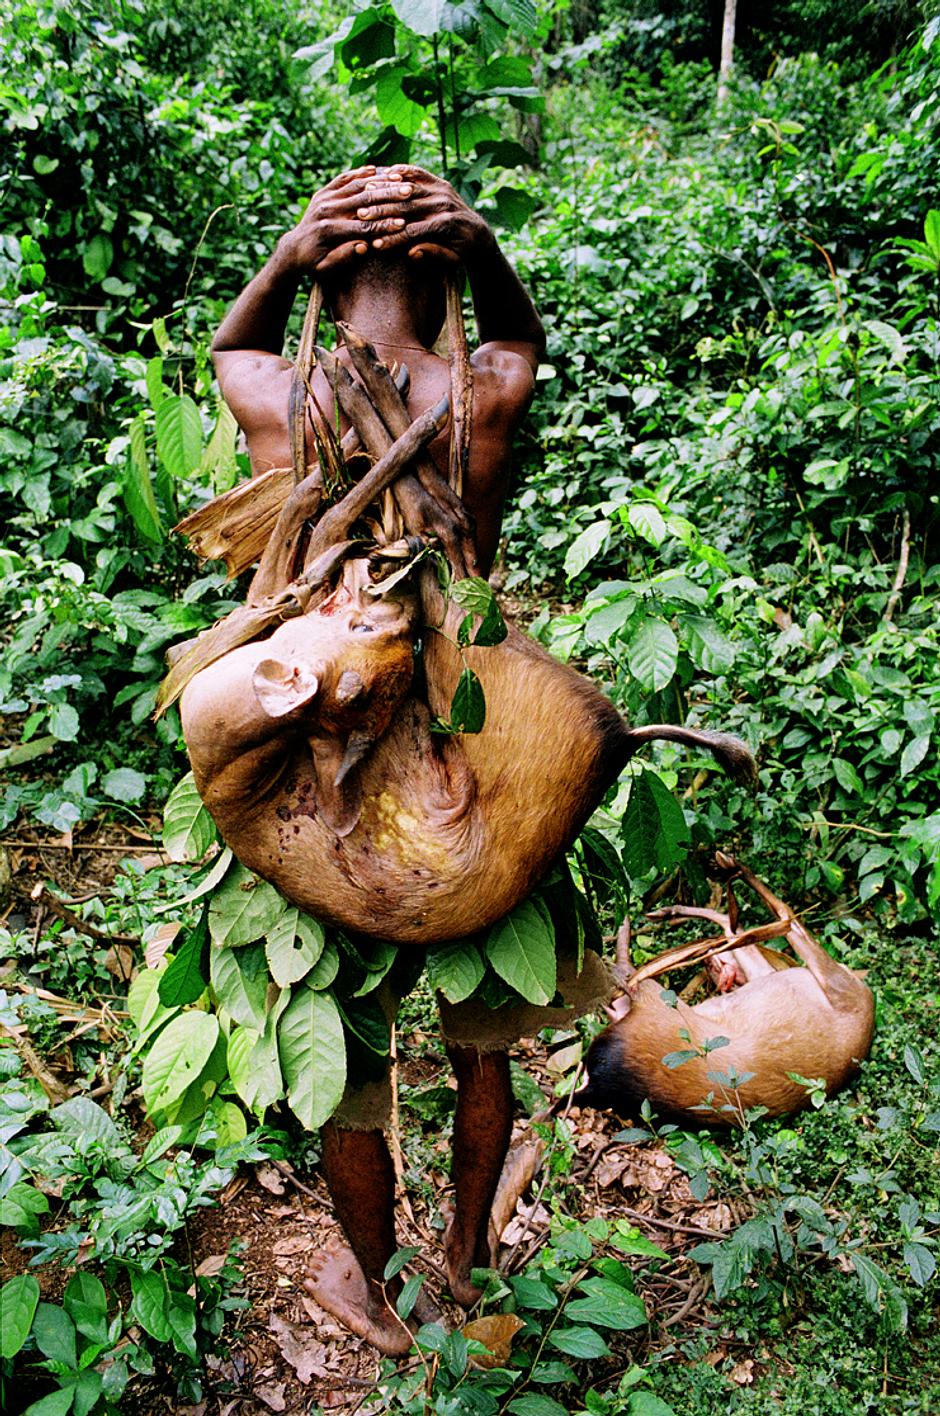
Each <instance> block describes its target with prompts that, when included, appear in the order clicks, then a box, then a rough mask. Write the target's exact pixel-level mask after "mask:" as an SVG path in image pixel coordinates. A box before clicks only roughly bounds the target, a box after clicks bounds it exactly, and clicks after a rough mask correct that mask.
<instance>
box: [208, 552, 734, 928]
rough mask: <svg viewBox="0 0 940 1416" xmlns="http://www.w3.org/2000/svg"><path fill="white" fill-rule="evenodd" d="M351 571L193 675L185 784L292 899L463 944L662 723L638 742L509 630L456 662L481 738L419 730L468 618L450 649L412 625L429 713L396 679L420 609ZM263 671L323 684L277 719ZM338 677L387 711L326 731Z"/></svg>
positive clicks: (578, 822)
mask: <svg viewBox="0 0 940 1416" xmlns="http://www.w3.org/2000/svg"><path fill="white" fill-rule="evenodd" d="M356 565H360V566H361V565H362V562H358V563H357V562H353V563H351V566H352V567H354V566H356ZM355 573H356V572H355V571H354V570H353V569H351V568H350V567H347V574H346V590H345V591H344V592H343V595H341V594H339V593H338V594H337V596H334V597H332V598H331V600H329V601H327V602H325V603H324V604H322V605H320V606H319V607H318V608H317V610H315V611H312V612H308V614H306V615H304V616H302V617H300V618H298V619H294V620H291V621H289V622H288V623H286V624H284V625H283V626H281V628H280V629H278V630H277V631H276V632H275V633H274V634H273V635H272V636H271V637H270V638H269V639H266V640H264V641H262V642H260V643H255V644H250V645H245V646H243V647H241V648H239V649H236V650H234V651H232V652H231V653H229V654H227V655H226V656H225V657H224V658H222V659H220V660H219V661H218V662H217V663H215V664H212V665H211V666H210V667H209V668H207V669H204V670H203V671H202V672H201V673H199V674H198V675H197V676H196V678H195V679H194V680H193V681H192V683H191V684H190V685H189V687H188V688H187V689H186V691H185V693H184V695H183V699H182V703H181V709H182V715H183V727H184V733H185V736H186V741H187V744H188V746H189V751H190V757H191V760H192V765H193V770H194V772H195V776H196V782H197V785H198V786H199V790H200V792H201V794H202V796H203V799H204V801H205V802H206V805H207V806H208V808H209V810H210V811H211V813H212V815H213V817H214V818H215V820H216V822H217V823H218V825H219V828H220V830H221V832H222V835H223V836H224V838H225V840H226V841H227V842H228V844H229V845H231V846H232V848H233V849H234V851H235V853H236V854H237V856H238V857H239V859H240V860H241V861H243V862H244V864H245V865H247V866H248V867H249V868H250V869H252V870H255V871H257V873H258V874H259V875H262V876H264V877H265V878H266V879H268V880H270V881H271V882H272V883H273V884H274V885H276V886H277V888H278V889H279V890H281V891H282V893H283V894H284V895H286V896H287V898H288V899H290V900H292V901H293V902H294V903H295V904H297V905H300V906H301V907H302V908H304V909H307V910H309V911H310V912H311V913H313V914H315V915H317V916H318V917H319V918H322V919H326V920H329V921H331V922H333V923H335V924H338V925H341V926H344V927H346V928H349V929H353V930H356V931H359V932H361V933H364V934H367V935H373V936H377V937H381V938H384V939H391V940H394V941H396V942H399V943H416V944H425V943H430V942H435V941H439V940H447V939H454V938H458V937H461V936H464V935H467V934H470V933H473V932H474V931H475V930H478V929H481V928H483V927H485V926H486V925H489V924H491V923H493V922H494V921H495V920H497V919H499V918H501V917H502V916H503V915H505V914H506V913H507V912H508V911H509V910H511V909H513V908H514V906H515V905H516V904H518V903H519V901H520V900H522V899H524V898H525V896H526V895H527V894H528V893H529V891H530V890H531V889H532V888H533V887H534V886H535V884H536V883H537V882H538V880H539V879H540V878H541V877H542V875H543V874H544V873H545V871H546V870H547V868H548V866H549V865H550V864H551V862H552V860H554V858H555V857H556V856H557V855H558V853H559V851H561V850H563V849H564V848H565V847H566V846H568V845H569V844H570V842H571V840H572V839H573V838H574V836H575V835H576V834H577V832H578V831H579V830H580V829H581V827H582V826H583V825H584V823H585V821H586V820H587V818H588V816H589V815H590V814H591V812H592V811H593V810H594V809H595V807H596V806H597V804H598V802H599V801H600V799H601V798H602V796H603V794H604V792H605V790H606V789H607V787H608V786H609V785H610V783H611V782H612V781H613V780H614V779H615V777H616V776H617V774H618V773H619V771H620V770H621V769H622V767H623V766H624V764H625V763H626V761H627V759H628V758H629V757H630V756H631V755H632V753H633V752H635V751H636V749H637V747H638V746H639V745H640V743H641V742H642V741H645V740H647V739H648V737H649V736H651V735H655V734H656V732H657V730H655V729H652V728H644V729H641V730H639V732H638V733H636V734H634V733H631V731H630V730H629V729H628V728H627V726H626V725H625V723H624V722H623V720H622V719H621V717H620V715H619V714H618V713H617V712H616V710H615V709H614V708H613V707H612V706H611V704H610V703H608V702H607V700H606V699H605V698H604V697H603V696H602V695H601V694H600V693H598V692H597V690H596V689H595V688H594V687H593V686H592V685H591V684H590V683H589V682H588V681H587V680H586V679H584V678H582V677H581V676H580V675H578V674H576V673H575V672H574V671H573V670H571V669H569V668H568V667H566V666H565V665H562V664H559V663H558V662H557V661H556V660H554V659H552V658H551V657H550V655H548V654H546V653H545V652H544V650H542V649H541V648H540V647H539V646H538V645H537V644H535V643H534V642H533V641H532V640H530V639H529V638H528V637H527V636H526V635H524V634H521V633H520V632H519V631H518V630H516V629H512V628H510V630H509V635H508V638H507V639H506V640H505V641H504V642H503V643H502V644H500V645H498V646H496V647H494V648H486V649H473V648H471V649H468V650H466V651H465V656H466V661H467V663H468V664H469V665H470V667H471V668H472V669H473V670H474V672H475V673H477V674H478V675H479V678H480V680H481V682H482V684H483V689H484V693H485V696H486V715H487V716H486V725H485V727H484V729H483V731H482V732H481V733H480V734H478V735H471V734H464V735H461V736H459V737H446V736H443V737H442V736H440V735H435V734H432V733H431V731H430V727H431V721H432V718H433V717H435V716H441V717H446V716H447V714H448V712H449V706H450V701H451V697H452V694H453V690H454V687H455V685H456V682H457V678H458V676H459V673H460V671H461V668H462V663H461V659H460V655H459V654H458V652H457V650H456V649H455V647H454V645H453V644H452V643H451V642H450V641H451V640H452V639H454V638H455V637H456V629H457V625H458V624H459V622H460V619H461V618H462V617H463V612H462V611H460V610H458V609H457V608H456V607H453V608H452V609H451V611H450V613H449V617H448V621H447V624H446V626H444V627H445V628H446V630H447V637H445V635H444V634H442V633H440V632H435V631H434V630H433V629H431V630H425V636H424V638H425V647H424V661H425V668H426V674H427V699H426V701H423V699H422V697H421V696H419V694H417V693H414V692H407V683H406V681H405V678H404V676H403V675H402V672H401V664H402V662H403V661H402V653H403V649H404V647H405V646H406V645H409V644H410V639H409V636H410V634H411V632H412V626H413V624H414V622H415V612H416V606H415V604H414V601H413V599H412V600H411V601H409V600H408V598H407V596H405V597H404V598H403V599H401V600H399V601H397V602H396V603H395V604H387V605H383V604H379V605H377V604H376V602H375V601H372V602H371V603H367V602H366V599H364V598H363V594H362V592H361V590H357V589H356V588H355V587H354V585H353V582H354V579H355ZM432 585H433V573H431V575H430V576H429V577H427V576H426V577H425V582H424V588H425V591H426V594H425V601H426V604H425V608H424V610H423V612H422V616H421V618H422V620H423V622H424V623H425V624H434V623H440V601H439V599H438V598H437V597H436V594H435V592H434V590H433V589H432V588H431V586H432ZM351 586H353V588H352V589H350V587H351ZM344 595H345V598H344V597H343V596H344ZM435 600H436V601H437V603H436V605H435V604H434V601H435ZM382 614H384V615H385V621H384V622H382V623H379V622H378V619H377V617H379V616H380V615H382ZM363 620H366V621H368V622H369V624H370V628H369V629H368V630H366V631H365V632H363V631H362V622H363ZM328 642H329V648H328V649H327V648H326V647H325V646H326V645H327V643H328ZM272 662H278V663H281V665H282V667H283V668H284V672H283V674H282V676H281V679H282V682H283V683H285V684H289V683H293V682H301V683H302V682H303V681H304V676H305V675H307V677H309V676H310V673H311V672H312V674H313V676H314V678H315V679H316V680H317V682H316V685H315V689H314V692H313V693H312V694H307V696H306V697H304V696H303V693H302V692H301V693H300V694H299V695H298V697H297V700H296V707H294V708H291V709H290V711H287V712H286V713H284V714H283V715H281V716H279V717H276V718H272V717H270V716H268V715H267V714H266V713H265V712H264V710H263V708H262V706H261V704H260V702H259V699H258V696H257V687H258V681H257V678H256V675H257V674H258V671H259V667H260V666H261V665H262V664H265V663H267V664H270V663H272ZM285 664H286V667H285ZM291 665H293V666H294V668H291ZM396 666H397V667H396ZM294 669H296V676H295V677H292V674H293V673H294ZM393 669H394V672H392V670H393ZM340 671H344V672H349V671H354V672H355V673H357V674H358V675H359V677H360V678H361V680H362V681H363V684H364V685H365V687H366V692H365V695H364V697H363V699H362V700H361V703H362V704H365V708H364V709H363V710H362V711H366V710H368V712H370V713H371V712H372V710H373V706H374V704H375V703H376V702H377V701H379V700H381V702H382V704H383V710H382V713H380V714H378V716H373V718H372V719H370V721H369V722H359V721H358V720H357V719H356V709H355V705H353V708H352V709H351V710H350V711H349V712H347V713H346V716H345V719H342V715H340V717H339V718H338V717H337V715H336V713H335V711H334V709H333V707H332V706H331V705H332V703H333V698H332V696H331V695H335V689H334V680H335V679H336V678H337V677H338V673H339V672H340ZM269 672H272V673H273V672H274V671H273V670H271V671H269ZM390 676H391V681H392V683H393V687H391V688H390V687H389V678H390ZM275 677H276V675H275ZM406 695H407V696H406ZM386 710H388V711H386ZM324 712H325V716H324ZM341 719H342V721H341ZM380 720H381V721H380ZM386 721H387V723H388V725H387V727H386ZM659 731H660V732H661V733H662V734H663V735H668V736H671V737H678V738H679V739H680V740H683V741H686V742H694V743H697V744H699V745H702V746H706V747H708V748H709V749H710V750H712V751H713V752H715V753H716V755H718V756H719V758H723V760H724V762H725V765H731V766H732V767H733V766H734V765H735V764H737V765H738V766H739V767H743V768H744V770H747V768H748V767H749V766H750V765H752V764H750V758H749V757H748V755H747V753H746V750H745V749H744V748H743V746H742V745H741V744H740V743H738V742H737V740H736V739H731V738H725V737H724V736H723V735H720V734H713V735H710V734H696V733H694V732H691V731H688V730H684V729H679V728H670V727H668V726H667V727H666V728H664V729H662V730H659ZM354 738H355V742H356V743H358V745H359V749H358V753H359V755H358V759H357V760H356V761H354V762H352V763H351V764H350V763H348V751H349V747H350V743H351V742H352V741H353V739H354ZM372 743H374V745H371V744H372ZM353 745H354V746H355V743H354V744H353ZM370 745H371V751H368V752H367V748H368V747H369V746H370ZM344 763H347V764H348V765H347V766H346V768H345V770H344V772H343V775H342V780H341V781H339V782H337V774H338V773H339V772H340V769H341V768H342V767H343V764H344Z"/></svg>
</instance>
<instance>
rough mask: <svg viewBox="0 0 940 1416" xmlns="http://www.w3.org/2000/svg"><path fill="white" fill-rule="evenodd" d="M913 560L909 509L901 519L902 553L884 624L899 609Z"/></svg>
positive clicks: (890, 619) (888, 621) (905, 509)
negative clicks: (909, 566)
mask: <svg viewBox="0 0 940 1416" xmlns="http://www.w3.org/2000/svg"><path fill="white" fill-rule="evenodd" d="M910 558H911V513H910V512H909V511H908V509H907V507H905V508H904V513H903V515H902V517H901V553H900V555H899V556H898V570H897V574H896V575H895V577H894V584H893V585H892V587H891V594H890V595H889V596H888V603H887V605H885V612H884V623H885V624H890V623H891V621H892V619H893V618H894V612H895V610H896V609H897V607H898V601H899V600H900V598H901V591H902V590H903V589H904V582H905V580H906V579H907V567H908V562H909V561H910Z"/></svg>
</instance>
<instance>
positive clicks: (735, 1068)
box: [574, 866, 875, 1126]
mask: <svg viewBox="0 0 940 1416" xmlns="http://www.w3.org/2000/svg"><path fill="white" fill-rule="evenodd" d="M737 869H738V870H739V873H740V874H741V876H742V877H743V878H744V879H746V880H747V882H748V884H750V885H751V886H752V887H753V888H754V890H755V891H756V892H757V893H758V894H759V895H760V896H761V898H762V899H763V900H764V901H765V902H766V903H767V904H768V905H770V907H771V908H772V909H773V910H774V912H775V914H776V915H777V918H778V920H781V921H784V922H785V923H786V924H787V929H786V934H787V938H788V940H789V941H790V943H791V944H792V946H793V948H794V950H795V951H796V953H797V954H798V955H799V957H800V959H801V960H802V961H803V963H804V964H805V966H806V967H805V968H799V967H796V966H794V967H790V966H789V964H790V961H789V960H787V959H786V958H785V957H784V956H782V955H779V954H775V952H774V951H773V950H769V949H764V948H762V947H760V946H759V945H756V944H750V945H746V946H745V947H743V948H739V949H735V950H734V952H719V953H717V954H713V958H714V962H715V963H716V964H717V965H718V969H719V974H720V977H721V978H722V980H724V981H725V982H728V981H730V979H731V978H732V977H736V978H738V979H742V978H743V980H744V982H743V986H742V987H740V988H736V989H734V990H733V991H732V992H730V993H725V994H719V995H716V996H715V997H713V998H707V999H705V1000H704V1002H701V1003H697V1004H696V1005H695V1006H694V1007H689V1005H688V1004H686V1003H683V1002H682V1001H681V999H680V1000H679V1001H678V1002H677V1003H676V1006H675V1007H670V1006H669V1005H668V1004H667V1003H666V1002H664V1001H663V998H662V987H661V985H660V984H659V983H658V982H657V981H656V980H655V979H652V978H646V979H643V980H642V981H640V982H639V983H638V984H636V983H635V982H634V981H632V980H631V982H630V983H628V986H627V993H626V995H625V996H624V997H623V998H619V999H617V1000H616V1001H615V1003H614V1004H613V1005H612V1007H611V1008H609V1009H608V1013H609V1014H610V1016H611V1017H612V1018H613V1019H614V1021H613V1022H612V1024H611V1026H610V1027H608V1028H607V1029H605V1031H604V1032H603V1033H601V1035H600V1036H599V1037H598V1038H596V1039H595V1041H594V1042H593V1043H592V1045H591V1049H590V1051H589V1053H588V1057H587V1071H588V1077H589V1081H588V1084H587V1086H586V1087H584V1088H583V1089H582V1090H581V1091H580V1092H578V1093H576V1094H575V1098H574V1100H575V1102H576V1103H577V1104H578V1105H581V1106H596V1107H598V1108H601V1109H611V1110H615V1111H617V1112H618V1114H620V1115H633V1114H635V1113H636V1111H637V1110H638V1109H639V1106H640V1104H641V1103H642V1101H643V1100H644V1099H645V1098H646V1097H648V1098H649V1100H650V1102H651V1103H652V1105H653V1108H654V1110H655V1111H657V1112H658V1113H659V1114H660V1115H668V1116H671V1117H674V1118H678V1119H680V1120H682V1121H684V1122H686V1123H688V1124H692V1125H702V1124H711V1125H724V1126H731V1125H735V1124H738V1123H739V1121H740V1115H741V1112H742V1111H743V1110H748V1109H750V1108H752V1107H757V1106H762V1107H765V1108H766V1110H767V1112H768V1113H769V1114H770V1115H771V1116H785V1115H787V1114H788V1113H790V1112H792V1111H797V1110H799V1109H800V1108H801V1107H803V1106H805V1105H806V1104H807V1103H808V1100H809V1095H808V1092H807V1089H806V1087H804V1086H803V1085H802V1084H801V1083H799V1082H795V1081H793V1080H792V1078H791V1077H790V1076H789V1075H788V1074H789V1073H795V1074H798V1075H800V1076H802V1077H807V1078H817V1077H818V1078H821V1079H822V1080H823V1081H824V1082H825V1086H826V1091H827V1093H828V1094H831V1093H833V1092H836V1091H838V1090H839V1088H840V1087H842V1086H844V1085H845V1083H846V1082H847V1081H848V1080H849V1078H850V1077H852V1076H853V1075H854V1073H855V1072H856V1071H857V1069H858V1064H859V1062H860V1061H861V1060H862V1059H863V1058H864V1057H866V1056H867V1055H868V1050H869V1047H870V1046H871V1039H872V1032H873V1030H874V1016H875V1012H874V999H873V997H872V994H871V990H870V989H869V988H868V987H867V985H866V984H865V983H863V982H862V980H861V979H860V978H859V977H858V976H857V975H856V974H854V973H853V972H852V970H851V969H848V968H846V967H845V965H844V964H840V963H837V962H836V960H835V959H833V958H831V957H830V955H829V954H827V953H826V951H825V949H824V948H823V947H822V945H821V944H820V943H819V942H818V941H817V940H816V939H814V937H813V936H812V934H811V933H810V932H809V930H808V929H807V928H806V927H805V925H803V924H801V923H800V922H799V921H798V920H796V919H794V918H793V916H792V914H791V912H790V911H789V910H788V908H787V906H786V905H785V904H784V903H783V901H782V900H780V899H778V897H777V896H776V895H774V894H773V893H772V892H771V891H770V890H768V888H767V886H766V885H764V884H763V883H762V882H761V881H759V880H758V879H757V878H756V877H755V876H754V875H753V874H752V873H751V872H750V871H748V870H746V868H744V867H740V866H739V867H737ZM705 913H708V912H705ZM628 937H629V936H628V934H627V938H628ZM620 945H621V947H620V949H619V950H618V954H620V953H621V952H623V951H625V948H626V945H625V941H624V935H623V934H622V935H621V940H620ZM676 952H678V951H676ZM622 962H623V963H626V960H625V959H623V960H622ZM682 1032H686V1033H687V1034H688V1038H685V1037H683V1036H681V1033H682ZM718 1037H725V1038H727V1039H729V1044H728V1046H726V1047H720V1048H716V1049H715V1050H714V1051H712V1052H709V1053H708V1054H707V1055H705V1056H699V1057H696V1058H694V1059H691V1060H689V1061H686V1062H683V1063H682V1064H681V1065H680V1066H678V1067H675V1068H669V1067H667V1066H665V1064H664V1063H663V1058H664V1057H665V1056H667V1055H668V1054H669V1053H675V1052H683V1051H694V1050H697V1049H700V1048H701V1047H702V1046H703V1044H704V1043H705V1042H706V1041H708V1039H710V1038H718ZM719 1073H720V1074H723V1075H724V1076H729V1075H732V1074H735V1073H736V1074H737V1075H738V1076H743V1075H744V1074H746V1073H751V1074H753V1075H752V1076H751V1078H750V1079H749V1080H747V1081H745V1082H743V1083H742V1084H741V1085H740V1086H738V1087H737V1088H736V1089H734V1090H733V1091H732V1090H731V1089H729V1088H728V1087H727V1086H726V1085H725V1084H724V1083H723V1082H720V1081H717V1080H716V1074H719ZM710 1094H711V1095H712V1097H713V1101H712V1103H711V1106H710V1107H709V1106H708V1105H707V1104H706V1098H707V1097H708V1096H709V1095H710Z"/></svg>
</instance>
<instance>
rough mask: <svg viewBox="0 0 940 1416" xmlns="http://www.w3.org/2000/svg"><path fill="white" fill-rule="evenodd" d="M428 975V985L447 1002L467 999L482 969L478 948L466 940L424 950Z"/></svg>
mask: <svg viewBox="0 0 940 1416" xmlns="http://www.w3.org/2000/svg"><path fill="white" fill-rule="evenodd" d="M427 968H428V978H429V979H430V982H431V986H432V988H434V989H436V990H437V992H438V993H443V995H444V997H445V998H446V999H447V1000H448V1002H450V1003H462V1002H463V1001H464V999H465V998H469V997H470V994H471V993H472V992H473V991H474V989H475V988H476V987H477V985H478V984H479V983H480V981H481V980H482V978H483V975H484V973H485V972H486V966H485V965H484V963H483V960H482V958H481V957H480V950H479V949H478V948H477V946H476V944H474V943H472V942H471V941H470V940H469V939H455V940H453V941H452V942H451V943H450V944H439V945H437V946H435V947H434V948H432V949H429V950H428V953H427Z"/></svg>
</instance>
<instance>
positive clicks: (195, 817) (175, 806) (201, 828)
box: [163, 772, 218, 861]
mask: <svg viewBox="0 0 940 1416" xmlns="http://www.w3.org/2000/svg"><path fill="white" fill-rule="evenodd" d="M217 839H218V832H217V831H216V829H215V822H214V821H213V820H212V817H211V816H210V815H209V813H208V811H207V810H206V808H205V807H204V806H203V804H202V797H201V796H200V795H199V791H198V789H197V787H196V779H195V778H194V776H193V774H192V772H187V773H186V776H185V777H182V778H181V779H180V781H178V782H177V784H176V786H175V787H174V788H173V790H172V791H171V792H170V795H169V797H168V798H167V803H166V806H165V807H164V808H163V849H164V850H165V851H166V853H167V855H168V856H169V857H170V860H176V861H183V860H202V858H203V856H204V855H205V853H206V851H207V850H208V849H209V847H210V846H211V845H212V843H213V841H215V840H217Z"/></svg>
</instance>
